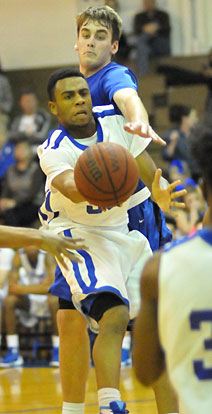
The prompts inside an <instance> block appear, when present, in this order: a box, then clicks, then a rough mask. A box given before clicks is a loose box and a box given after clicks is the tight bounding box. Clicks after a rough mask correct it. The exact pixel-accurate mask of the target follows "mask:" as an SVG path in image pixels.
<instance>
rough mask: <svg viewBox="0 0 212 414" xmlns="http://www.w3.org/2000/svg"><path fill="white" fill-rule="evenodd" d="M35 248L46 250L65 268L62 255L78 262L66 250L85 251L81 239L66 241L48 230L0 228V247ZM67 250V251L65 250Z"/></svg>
mask: <svg viewBox="0 0 212 414" xmlns="http://www.w3.org/2000/svg"><path fill="white" fill-rule="evenodd" d="M29 245H31V246H35V247H36V248H37V249H41V250H46V251H47V252H49V253H50V254H52V255H53V256H55V257H56V258H57V259H58V261H59V262H60V263H61V264H62V265H63V266H65V268H67V266H66V264H65V261H64V258H63V255H64V256H66V257H67V258H69V259H72V260H75V261H79V260H78V258H76V257H75V256H74V254H73V253H71V252H70V251H68V250H78V249H83V248H84V249H86V246H84V245H83V240H82V239H68V238H65V237H62V236H57V235H55V234H54V233H52V232H51V231H49V230H45V229H42V230H36V229H29V228H24V227H21V228H19V227H7V226H0V246H1V247H11V248H20V247H25V246H29ZM67 249H68V250H67Z"/></svg>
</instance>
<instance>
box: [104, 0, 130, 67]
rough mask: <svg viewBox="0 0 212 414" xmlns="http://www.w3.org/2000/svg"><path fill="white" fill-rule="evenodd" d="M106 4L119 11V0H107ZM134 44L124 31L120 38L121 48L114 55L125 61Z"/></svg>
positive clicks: (116, 58)
mask: <svg viewBox="0 0 212 414" xmlns="http://www.w3.org/2000/svg"><path fill="white" fill-rule="evenodd" d="M105 6H109V7H111V8H112V9H114V10H115V11H116V12H117V13H118V12H119V8H120V6H119V2H118V0H105ZM132 48H133V46H132V45H129V44H128V41H127V36H126V34H125V33H124V32H122V35H121V37H120V40H119V49H118V52H117V53H116V54H115V56H114V60H117V61H120V62H124V61H125V60H126V59H128V58H129V54H130V52H131V50H132Z"/></svg>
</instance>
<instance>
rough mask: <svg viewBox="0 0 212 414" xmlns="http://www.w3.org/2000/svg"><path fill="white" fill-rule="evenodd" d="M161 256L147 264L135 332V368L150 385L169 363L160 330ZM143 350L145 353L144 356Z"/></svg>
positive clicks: (142, 282)
mask: <svg viewBox="0 0 212 414" xmlns="http://www.w3.org/2000/svg"><path fill="white" fill-rule="evenodd" d="M160 255H161V252H158V253H156V254H155V255H154V256H153V257H151V258H150V259H149V260H148V262H147V263H146V265H145V267H144V270H143V272H142V277H141V283H140V294H141V307H140V310H139V313H138V316H137V318H136V321H135V325H134V330H133V338H134V341H133V344H134V345H133V365H134V369H135V373H136V376H137V378H138V379H139V380H140V381H141V382H142V383H143V384H144V385H150V384H152V383H153V382H155V381H156V380H157V379H158V378H159V377H160V375H161V374H162V372H163V370H164V367H165V362H164V354H163V351H162V349H161V346H160V342H159V334H158V328H157V301H158V268H159V262H160ZM141 349H142V352H141Z"/></svg>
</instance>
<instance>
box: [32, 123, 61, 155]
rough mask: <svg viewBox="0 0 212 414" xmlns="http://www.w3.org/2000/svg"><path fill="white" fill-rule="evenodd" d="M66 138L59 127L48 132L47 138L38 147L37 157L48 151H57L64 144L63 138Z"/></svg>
mask: <svg viewBox="0 0 212 414" xmlns="http://www.w3.org/2000/svg"><path fill="white" fill-rule="evenodd" d="M65 137H66V133H65V131H64V130H63V128H62V127H61V128H60V127H59V128H56V129H53V130H51V131H50V133H49V135H48V138H47V139H46V140H45V141H44V142H43V143H42V144H41V145H39V146H38V149H37V153H38V156H39V157H41V155H42V154H43V153H45V152H46V151H48V150H50V149H54V150H55V149H57V148H59V147H60V146H61V144H62V143H63V142H64V138H65Z"/></svg>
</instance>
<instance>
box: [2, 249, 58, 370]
mask: <svg viewBox="0 0 212 414" xmlns="http://www.w3.org/2000/svg"><path fill="white" fill-rule="evenodd" d="M55 264H56V263H55V260H54V258H53V257H51V256H50V255H48V254H47V253H45V252H44V251H41V250H40V251H38V250H36V249H35V248H34V247H27V248H25V249H20V250H18V251H17V252H16V254H15V256H14V259H13V264H12V270H11V272H10V274H9V289H8V295H7V296H6V297H5V300H4V302H5V328H6V342H7V347H8V351H7V353H6V355H5V357H4V359H3V360H1V362H0V367H5V368H6V367H9V368H11V367H16V366H21V365H23V362H24V361H23V358H22V356H21V354H20V350H19V337H18V334H17V329H16V317H17V316H18V317H19V319H20V321H21V323H22V324H23V325H24V326H26V327H33V326H34V325H35V324H36V323H37V322H38V319H39V317H42V316H51V318H52V328H53V336H52V345H53V351H52V359H51V361H50V366H59V359H58V348H59V337H58V331H57V323H56V313H57V309H58V301H57V298H56V297H54V296H52V295H47V294H48V290H49V287H50V285H51V284H52V282H53V280H54V271H55Z"/></svg>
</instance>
